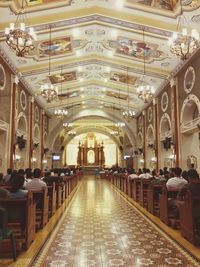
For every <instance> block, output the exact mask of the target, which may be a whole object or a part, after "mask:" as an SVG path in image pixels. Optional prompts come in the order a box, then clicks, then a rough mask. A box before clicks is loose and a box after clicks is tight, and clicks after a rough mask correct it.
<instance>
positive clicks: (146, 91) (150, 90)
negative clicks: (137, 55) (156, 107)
mask: <svg viewBox="0 0 200 267" xmlns="http://www.w3.org/2000/svg"><path fill="white" fill-rule="evenodd" d="M143 44H144V48H143V60H144V61H143V67H144V69H143V77H142V81H141V84H140V85H139V86H138V88H137V93H138V98H140V99H141V100H143V101H144V103H148V102H149V101H151V100H152V99H153V96H154V93H155V89H154V87H153V86H152V85H149V84H147V83H146V82H145V79H146V53H148V51H146V48H145V38H144V28H143Z"/></svg>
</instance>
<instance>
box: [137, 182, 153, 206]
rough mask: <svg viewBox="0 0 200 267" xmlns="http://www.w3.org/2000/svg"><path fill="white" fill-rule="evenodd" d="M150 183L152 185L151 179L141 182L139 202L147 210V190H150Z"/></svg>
mask: <svg viewBox="0 0 200 267" xmlns="http://www.w3.org/2000/svg"><path fill="white" fill-rule="evenodd" d="M150 183H151V180H149V179H141V182H140V196H139V198H140V199H139V202H140V205H141V206H142V207H144V208H146V209H147V190H148V188H149V185H150Z"/></svg>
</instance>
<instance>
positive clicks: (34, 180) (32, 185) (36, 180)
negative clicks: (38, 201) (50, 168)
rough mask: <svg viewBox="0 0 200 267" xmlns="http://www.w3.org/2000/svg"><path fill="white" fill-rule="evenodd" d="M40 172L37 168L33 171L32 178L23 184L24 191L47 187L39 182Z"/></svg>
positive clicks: (42, 182)
mask: <svg viewBox="0 0 200 267" xmlns="http://www.w3.org/2000/svg"><path fill="white" fill-rule="evenodd" d="M41 177H42V172H41V170H40V169H39V168H36V169H34V171H33V178H32V180H30V181H29V182H27V183H26V184H25V189H27V190H31V191H33V190H42V189H43V188H44V187H47V184H46V183H45V182H44V181H42V180H41Z"/></svg>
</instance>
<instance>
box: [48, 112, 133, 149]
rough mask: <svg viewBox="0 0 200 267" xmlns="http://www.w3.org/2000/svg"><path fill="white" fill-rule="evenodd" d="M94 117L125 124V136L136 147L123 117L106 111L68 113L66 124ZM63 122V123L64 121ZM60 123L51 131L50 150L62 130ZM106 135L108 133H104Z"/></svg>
mask: <svg viewBox="0 0 200 267" xmlns="http://www.w3.org/2000/svg"><path fill="white" fill-rule="evenodd" d="M91 115H92V116H96V117H100V118H104V119H108V120H110V121H113V120H114V121H117V120H118V121H122V122H125V123H126V126H125V127H124V128H125V131H126V134H127V136H128V138H129V140H130V142H131V144H132V146H133V147H134V146H136V143H137V142H136V137H135V135H134V133H133V132H132V131H131V129H130V127H129V125H128V124H127V122H126V121H125V119H124V118H123V116H119V115H117V114H115V115H113V113H111V112H108V111H103V110H98V109H92V114H91V109H90V110H88V109H85V110H79V112H77V113H76V114H72V112H71V114H70V113H69V116H68V117H67V121H68V122H74V121H76V120H78V119H82V118H87V117H89V116H91ZM64 122H65V121H64ZM62 123H63V122H58V124H57V125H55V127H54V129H53V130H52V131H51V135H50V137H49V143H50V144H51V148H52V147H53V144H54V142H55V140H56V137H57V136H58V135H59V133H60V130H61V129H62ZM106 134H107V135H108V133H106Z"/></svg>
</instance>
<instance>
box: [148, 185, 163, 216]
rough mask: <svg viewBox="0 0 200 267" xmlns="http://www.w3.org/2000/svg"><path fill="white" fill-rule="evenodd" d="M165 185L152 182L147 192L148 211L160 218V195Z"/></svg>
mask: <svg viewBox="0 0 200 267" xmlns="http://www.w3.org/2000/svg"><path fill="white" fill-rule="evenodd" d="M164 185H165V183H162V182H160V183H159V182H157V183H154V181H152V182H151V183H150V185H149V188H148V190H147V207H148V211H149V212H150V213H152V214H153V215H156V216H159V214H160V206H159V194H161V193H162V188H163V186H164Z"/></svg>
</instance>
